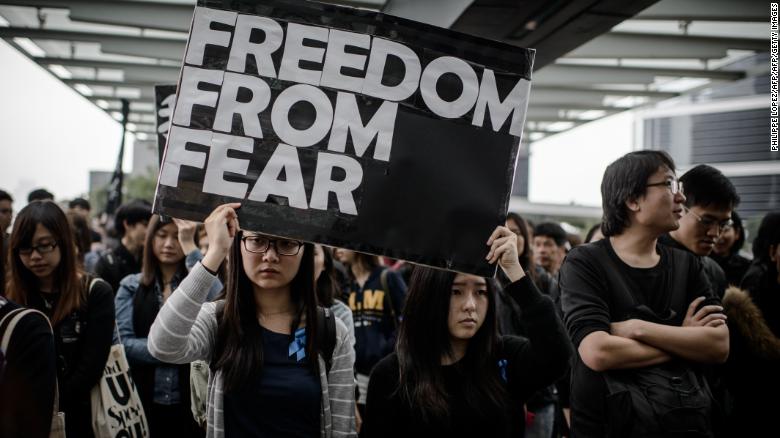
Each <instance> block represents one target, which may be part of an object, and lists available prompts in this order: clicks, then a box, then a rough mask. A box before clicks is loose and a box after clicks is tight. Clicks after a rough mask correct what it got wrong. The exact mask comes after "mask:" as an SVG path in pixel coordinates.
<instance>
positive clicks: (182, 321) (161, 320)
mask: <svg viewBox="0 0 780 438" xmlns="http://www.w3.org/2000/svg"><path fill="white" fill-rule="evenodd" d="M215 281H217V279H216V277H215V276H213V275H211V274H210V273H209V272H208V271H206V269H205V268H204V267H203V266H202V265H201V264H200V263H197V264H196V265H195V266H194V267H193V269H192V271H190V273H189V274H188V275H187V277H186V278H185V279H184V280H182V282H181V284H180V285H179V287H178V288H177V289H176V290H175V291H174V292H173V293H172V294H171V296H170V298H168V300H167V301H166V302H165V305H164V306H163V307H162V309H160V313H158V314H157V318H155V320H154V323H153V324H152V327H151V329H150V330H149V338H148V344H149V352H150V353H151V354H152V356H154V357H155V358H157V359H159V360H161V361H163V362H169V363H178V364H184V363H189V362H192V361H194V360H206V361H208V360H209V359H210V358H211V352H212V351H213V348H214V343H215V339H216V334H217V333H216V332H217V319H216V314H215V311H216V304H215V303H207V304H206V305H203V302H204V301H206V299H207V297H208V294H209V290H210V289H211V287H212V285H213V284H214V282H215Z"/></svg>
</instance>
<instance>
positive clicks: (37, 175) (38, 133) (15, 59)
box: [0, 40, 132, 211]
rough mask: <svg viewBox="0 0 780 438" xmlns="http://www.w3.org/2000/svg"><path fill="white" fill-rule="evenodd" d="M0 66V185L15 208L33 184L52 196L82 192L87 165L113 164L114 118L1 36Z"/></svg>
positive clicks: (103, 166)
mask: <svg viewBox="0 0 780 438" xmlns="http://www.w3.org/2000/svg"><path fill="white" fill-rule="evenodd" d="M0 65H1V66H2V68H0V96H2V103H0V148H1V149H2V153H1V154H0V188H2V189H3V190H6V191H8V192H10V193H11V194H12V196H13V197H14V200H15V201H16V203H15V209H16V210H17V211H18V209H19V208H21V207H22V206H24V205H25V204H26V203H27V193H28V192H29V191H30V190H32V189H34V188H38V187H44V188H46V189H47V190H49V191H50V192H52V193H54V195H55V196H56V199H57V200H61V199H68V198H73V197H75V196H79V195H82V194H86V192H87V189H88V186H89V170H109V171H110V170H113V168H114V166H115V165H116V159H117V154H118V153H119V143H120V137H121V127H120V125H119V123H117V122H116V121H115V120H114V119H112V118H111V117H110V116H109V115H108V114H106V113H105V112H103V110H101V109H100V108H98V107H97V106H95V105H93V104H92V103H91V102H89V101H88V100H87V99H85V98H84V97H82V96H81V95H80V94H78V93H77V92H75V91H74V90H72V89H71V88H69V87H67V86H66V85H64V84H63V83H62V82H60V81H59V80H57V79H56V78H55V77H54V76H52V75H51V74H49V73H47V72H46V71H45V70H44V69H42V68H41V67H39V66H38V65H37V64H35V63H33V62H32V61H30V60H29V59H27V58H26V57H25V56H24V55H22V54H20V53H19V52H17V51H16V50H15V49H14V48H13V47H11V46H9V45H8V44H6V43H5V42H4V41H2V40H0ZM128 152H129V151H128ZM130 157H132V154H129V153H126V154H125V161H126V164H127V166H126V167H125V170H130V169H131V167H129V164H130V163H129V162H127V161H128V160H130V159H131V158H130Z"/></svg>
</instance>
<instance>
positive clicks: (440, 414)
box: [396, 266, 506, 423]
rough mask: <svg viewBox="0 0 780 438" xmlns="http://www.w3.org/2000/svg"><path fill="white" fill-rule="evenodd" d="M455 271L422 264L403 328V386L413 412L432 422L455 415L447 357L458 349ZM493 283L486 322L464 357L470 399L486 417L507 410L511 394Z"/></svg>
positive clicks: (400, 339) (399, 346)
mask: <svg viewBox="0 0 780 438" xmlns="http://www.w3.org/2000/svg"><path fill="white" fill-rule="evenodd" d="M455 276H456V274H455V273H454V272H450V271H441V270H437V269H433V268H426V267H422V266H416V267H415V268H414V271H413V272H412V278H411V280H410V284H409V293H408V295H407V296H406V305H405V307H404V312H403V314H404V319H403V320H402V321H401V326H400V330H399V333H398V343H397V345H396V353H397V355H398V364H399V369H400V382H399V387H398V391H399V394H400V396H401V398H402V399H403V400H404V401H405V402H406V403H407V404H408V406H409V407H410V408H411V410H412V412H417V413H418V414H419V415H420V417H421V419H422V420H423V421H424V422H428V423H432V422H441V421H446V420H447V417H448V414H449V413H448V410H447V396H448V394H447V393H446V390H445V388H444V383H443V376H442V372H441V359H442V357H444V356H446V355H450V354H451V353H452V344H451V342H450V332H449V327H448V324H447V322H448V318H449V309H450V296H451V294H452V292H451V290H452V283H453V281H454V280H455ZM487 285H488V286H487V287H488V294H487V296H488V308H487V314H486V315H485V321H484V322H483V324H482V326H481V327H480V328H479V330H478V331H477V333H476V335H474V337H473V338H471V339H470V340H469V343H468V348H467V350H466V355H465V356H464V357H463V358H462V359H461V360H460V361H459V366H463V367H464V368H463V371H464V373H463V376H464V377H465V378H464V380H463V382H462V385H463V388H464V392H465V394H466V402H467V403H468V404H469V406H470V407H471V408H472V410H473V411H475V412H479V413H481V414H482V416H484V417H486V416H494V415H495V414H496V413H502V412H504V409H503V406H504V400H505V396H506V391H505V390H504V388H503V385H502V384H501V381H500V380H499V374H498V362H497V361H498V358H497V351H498V348H499V345H498V343H499V338H498V329H497V323H496V297H495V293H496V290H495V287H494V283H493V282H491V281H487Z"/></svg>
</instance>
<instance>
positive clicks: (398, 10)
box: [382, 0, 474, 28]
mask: <svg viewBox="0 0 780 438" xmlns="http://www.w3.org/2000/svg"><path fill="white" fill-rule="evenodd" d="M472 3H474V0H427V1H420V0H388V1H387V3H385V5H384V7H383V8H382V12H384V13H385V14H390V15H395V16H396V17H403V18H407V19H409V20H414V21H418V22H422V23H428V24H430V25H433V26H439V27H444V28H449V27H450V26H452V24H453V23H455V21H456V20H457V19H458V17H460V16H461V14H462V13H463V11H465V10H466V9H467V8H468V7H469V6H471V4H472Z"/></svg>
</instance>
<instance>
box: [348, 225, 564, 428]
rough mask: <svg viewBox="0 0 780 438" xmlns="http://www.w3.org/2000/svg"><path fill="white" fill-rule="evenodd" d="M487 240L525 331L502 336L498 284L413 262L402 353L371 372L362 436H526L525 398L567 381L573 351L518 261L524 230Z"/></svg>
mask: <svg viewBox="0 0 780 438" xmlns="http://www.w3.org/2000/svg"><path fill="white" fill-rule="evenodd" d="M488 246H489V247H490V250H489V252H488V255H487V259H488V260H489V261H490V263H496V262H498V264H499V266H500V267H501V269H502V271H503V272H504V273H505V274H506V276H507V277H508V278H509V280H510V281H511V283H510V284H509V286H507V293H508V294H509V295H510V296H511V297H512V299H513V300H515V301H516V302H517V304H518V305H519V306H520V307H521V308H522V309H523V312H524V313H523V320H522V321H520V323H521V324H523V325H524V326H525V328H526V333H527V335H528V337H527V338H520V337H515V336H498V334H497V324H496V295H495V294H496V290H495V287H496V286H495V282H494V280H492V279H486V278H483V277H477V276H474V275H467V274H460V273H455V272H448V271H442V270H437V269H432V268H426V267H421V266H418V267H416V268H415V270H414V272H413V273H412V278H411V282H410V285H409V294H408V296H407V300H406V306H405V307H404V319H403V321H402V322H401V327H400V331H399V335H398V342H397V344H396V352H395V353H393V354H391V355H390V356H388V357H386V358H384V359H383V360H381V361H380V362H379V363H378V364H377V365H376V367H375V368H374V370H373V372H372V374H371V379H370V381H369V386H368V397H367V403H366V413H365V416H364V418H363V429H362V430H361V437H363V436H365V437H369V438H373V437H398V436H448V437H461V436H462V437H474V436H490V437H510V436H511V437H516V436H523V431H524V421H523V419H524V418H525V416H524V413H523V403H524V402H525V401H526V400H527V399H528V397H529V396H530V395H531V394H533V393H534V391H536V390H538V389H540V388H542V387H544V386H546V385H549V384H551V383H552V382H554V381H555V380H556V379H557V378H558V377H560V375H561V374H562V373H563V372H564V371H565V370H566V367H567V364H568V360H569V357H570V355H571V348H570V346H569V341H568V338H567V336H566V332H565V330H564V328H563V324H562V323H561V321H560V319H559V318H558V316H557V315H556V312H555V308H554V306H553V303H552V301H551V300H550V299H549V298H547V297H545V296H543V295H542V294H541V293H540V292H539V290H538V289H537V288H536V286H535V285H534V283H533V282H532V281H531V279H530V278H529V277H528V276H527V275H526V274H525V272H524V271H523V268H522V266H521V265H520V262H519V259H518V257H517V236H516V235H515V234H514V233H512V232H511V231H510V230H509V229H508V228H506V227H498V228H496V230H495V231H494V232H493V234H492V235H491V236H490V239H489V240H488Z"/></svg>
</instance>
